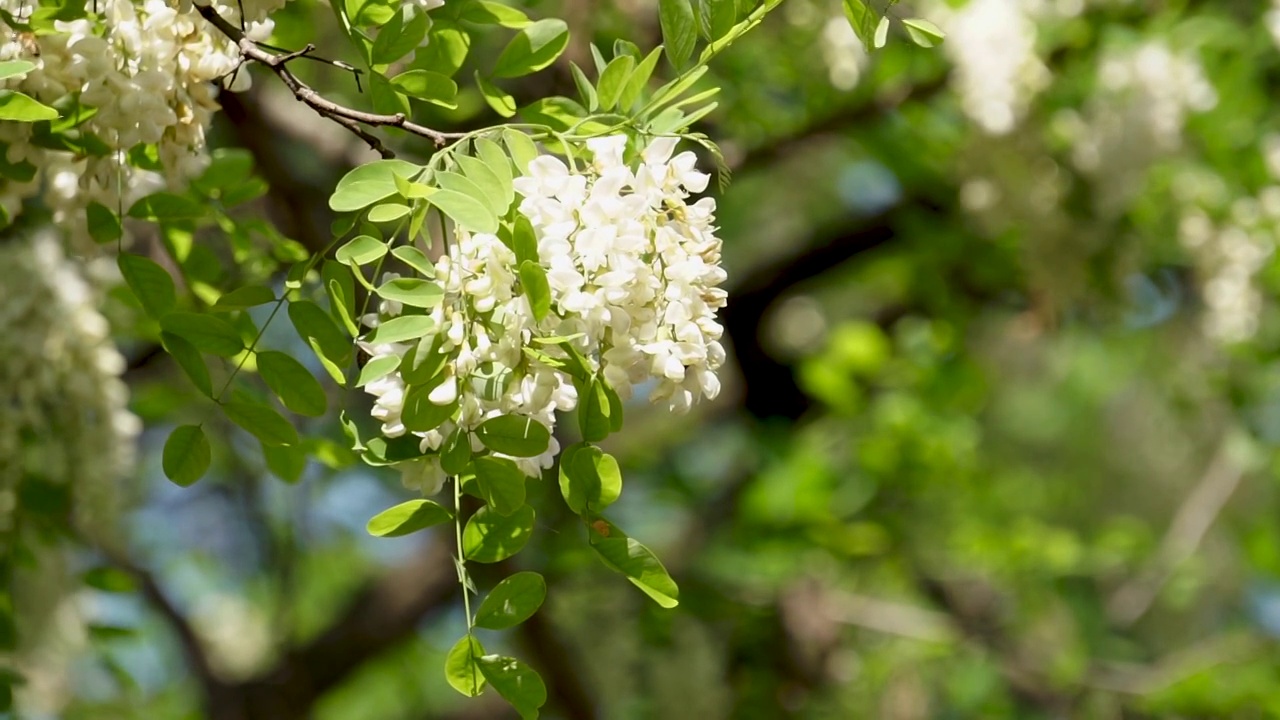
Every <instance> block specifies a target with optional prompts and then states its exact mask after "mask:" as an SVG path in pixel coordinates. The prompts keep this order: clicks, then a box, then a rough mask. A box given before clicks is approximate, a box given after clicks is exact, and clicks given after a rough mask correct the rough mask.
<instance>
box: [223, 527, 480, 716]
mask: <svg viewBox="0 0 1280 720" xmlns="http://www.w3.org/2000/svg"><path fill="white" fill-rule="evenodd" d="M449 547H450V544H449V543H446V542H439V541H438V539H433V541H432V542H429V543H428V544H427V545H426V546H424V547H423V548H422V549H421V550H420V551H419V552H418V553H417V554H416V555H415V556H414V558H413V559H412V560H410V561H409V562H407V563H405V564H404V565H403V566H400V567H397V568H394V569H392V570H390V571H388V572H387V573H386V574H384V575H383V576H381V577H379V578H377V579H375V580H372V581H370V582H368V583H367V584H365V586H364V587H363V588H362V589H360V590H359V591H358V592H356V593H355V595H354V596H353V597H352V599H351V600H350V601H349V602H348V603H347V605H346V607H345V608H344V609H343V610H342V612H340V613H339V614H338V616H337V617H336V618H335V619H334V621H333V622H332V623H331V624H330V625H329V628H328V629H327V630H326V631H324V632H323V633H322V634H320V635H319V636H318V637H316V638H315V639H314V640H311V641H309V642H306V643H304V644H302V645H299V646H297V647H294V648H292V649H290V650H288V651H286V652H285V653H284V655H283V656H282V657H281V659H280V661H279V662H278V663H277V665H276V666H275V667H274V668H272V669H271V670H269V671H267V672H266V673H264V674H262V675H261V676H259V677H257V678H253V679H251V680H249V681H247V682H244V683H241V684H237V685H224V686H223V687H221V688H214V690H215V694H214V695H213V696H212V697H211V699H210V703H209V704H210V707H211V712H210V715H209V717H210V720H301V719H302V718H306V717H310V715H311V708H312V706H313V705H314V703H315V702H316V700H317V699H319V698H320V697H321V696H322V695H324V694H325V693H326V692H328V691H329V690H330V689H332V688H334V687H336V686H337V685H338V684H339V683H341V682H342V681H343V680H344V679H346V678H347V677H348V676H350V674H351V673H352V672H354V671H355V670H356V669H357V668H359V667H360V666H361V665H363V664H364V663H365V662H366V661H368V660H370V659H372V658H373V657H376V656H377V655H380V654H381V653H383V652H385V651H387V650H389V649H391V648H392V647H394V646H395V645H397V644H399V643H401V642H403V641H404V640H405V638H407V637H409V635H411V634H412V633H413V631H414V629H415V628H417V627H418V626H419V625H420V624H422V623H423V622H424V621H425V620H426V619H427V618H428V617H429V616H431V615H432V614H433V613H437V612H441V611H443V610H444V609H445V608H446V607H447V606H448V604H449V600H450V599H451V598H452V597H453V595H454V593H455V592H456V591H457V587H458V585H457V582H456V576H455V574H454V568H453V560H452V558H451V556H450V554H449V552H450V550H449Z"/></svg>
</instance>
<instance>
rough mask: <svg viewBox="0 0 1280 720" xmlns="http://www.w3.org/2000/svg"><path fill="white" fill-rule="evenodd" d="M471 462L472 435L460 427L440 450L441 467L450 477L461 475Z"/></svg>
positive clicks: (454, 430) (450, 434) (450, 435)
mask: <svg viewBox="0 0 1280 720" xmlns="http://www.w3.org/2000/svg"><path fill="white" fill-rule="evenodd" d="M470 462H471V433H469V432H467V430H466V428H464V427H461V426H458V427H456V428H454V429H453V432H452V433H449V437H447V438H445V441H444V445H443V446H442V447H441V448H440V467H441V468H443V469H444V471H445V472H446V473H448V474H450V475H461V474H462V473H463V472H464V471H466V469H467V465H468V464H469V463H470Z"/></svg>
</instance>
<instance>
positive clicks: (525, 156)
mask: <svg viewBox="0 0 1280 720" xmlns="http://www.w3.org/2000/svg"><path fill="white" fill-rule="evenodd" d="M502 143H503V144H504V145H506V146H507V150H508V151H509V152H510V154H511V160H512V162H514V163H515V165H516V169H517V170H519V171H520V172H521V173H527V172H529V163H530V162H531V161H532V160H533V159H534V158H536V157H538V155H539V153H538V146H537V144H535V143H534V142H533V138H531V137H529V136H528V135H526V134H525V133H522V132H520V131H519V130H513V129H512V128H506V129H504V130H503V131H502Z"/></svg>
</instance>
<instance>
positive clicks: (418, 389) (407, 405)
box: [400, 379, 458, 432]
mask: <svg viewBox="0 0 1280 720" xmlns="http://www.w3.org/2000/svg"><path fill="white" fill-rule="evenodd" d="M450 380H451V381H452V379H450ZM436 385H438V383H437V384H436ZM433 389H435V385H416V386H414V387H411V388H409V392H407V393H405V396H404V410H403V411H401V413H400V421H401V422H403V423H404V426H405V428H406V429H408V430H410V431H412V432H426V431H428V430H434V429H436V428H438V427H440V424H441V423H443V422H444V421H445V420H448V419H449V418H451V417H453V415H454V413H456V412H458V401H457V400H454V401H453V402H451V403H448V404H447V405H436V404H435V403H433V402H431V398H430V397H428V396H429V395H430V394H431V391H432V390H433Z"/></svg>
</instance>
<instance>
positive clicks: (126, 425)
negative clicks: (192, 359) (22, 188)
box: [0, 232, 141, 534]
mask: <svg viewBox="0 0 1280 720" xmlns="http://www.w3.org/2000/svg"><path fill="white" fill-rule="evenodd" d="M0 262H3V264H4V267H5V268H6V270H7V272H5V273H4V274H3V276H0V297H3V298H4V302H3V303H0V350H3V352H0V534H3V533H4V532H6V531H8V530H11V529H12V527H11V520H12V515H13V513H14V512H17V511H20V510H21V508H20V507H18V488H19V485H20V484H22V483H23V482H31V483H45V484H49V485H53V486H57V487H60V488H67V489H68V490H70V496H71V497H72V498H73V499H74V506H75V511H76V513H77V519H78V520H80V521H81V526H82V527H83V528H85V529H86V530H88V529H92V527H95V526H98V525H102V524H104V522H103V521H104V520H108V519H110V516H111V513H112V508H113V506H114V505H115V504H116V503H115V499H116V497H117V496H118V494H119V493H118V488H117V485H118V483H119V481H120V480H121V479H122V478H123V477H124V476H125V475H126V474H127V473H129V472H131V471H132V469H133V460H134V458H133V447H134V440H135V438H136V436H137V434H138V432H139V431H140V430H141V426H140V423H139V421H138V419H137V418H136V417H135V416H134V415H133V414H132V413H130V412H129V411H128V408H127V404H128V389H127V388H126V387H125V385H124V382H123V381H121V379H120V374H121V372H123V370H124V366H125V363H124V358H122V357H121V356H120V353H119V352H117V351H116V348H115V346H114V345H113V344H112V342H111V336H110V327H109V326H108V325H107V321H106V319H105V318H104V317H103V316H102V315H101V313H99V312H98V309H97V306H98V303H99V298H98V297H97V293H96V292H95V291H94V288H93V287H92V286H91V285H90V284H89V283H88V282H86V280H85V279H84V277H83V276H82V273H81V269H80V267H79V266H78V265H77V264H76V263H74V262H72V261H70V260H68V259H67V258H66V257H64V255H63V253H62V248H61V246H60V245H59V243H58V241H57V240H56V239H55V238H54V237H53V234H52V233H51V232H46V233H42V234H37V235H34V236H32V237H25V236H16V237H15V236H10V237H7V238H5V239H0Z"/></svg>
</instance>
